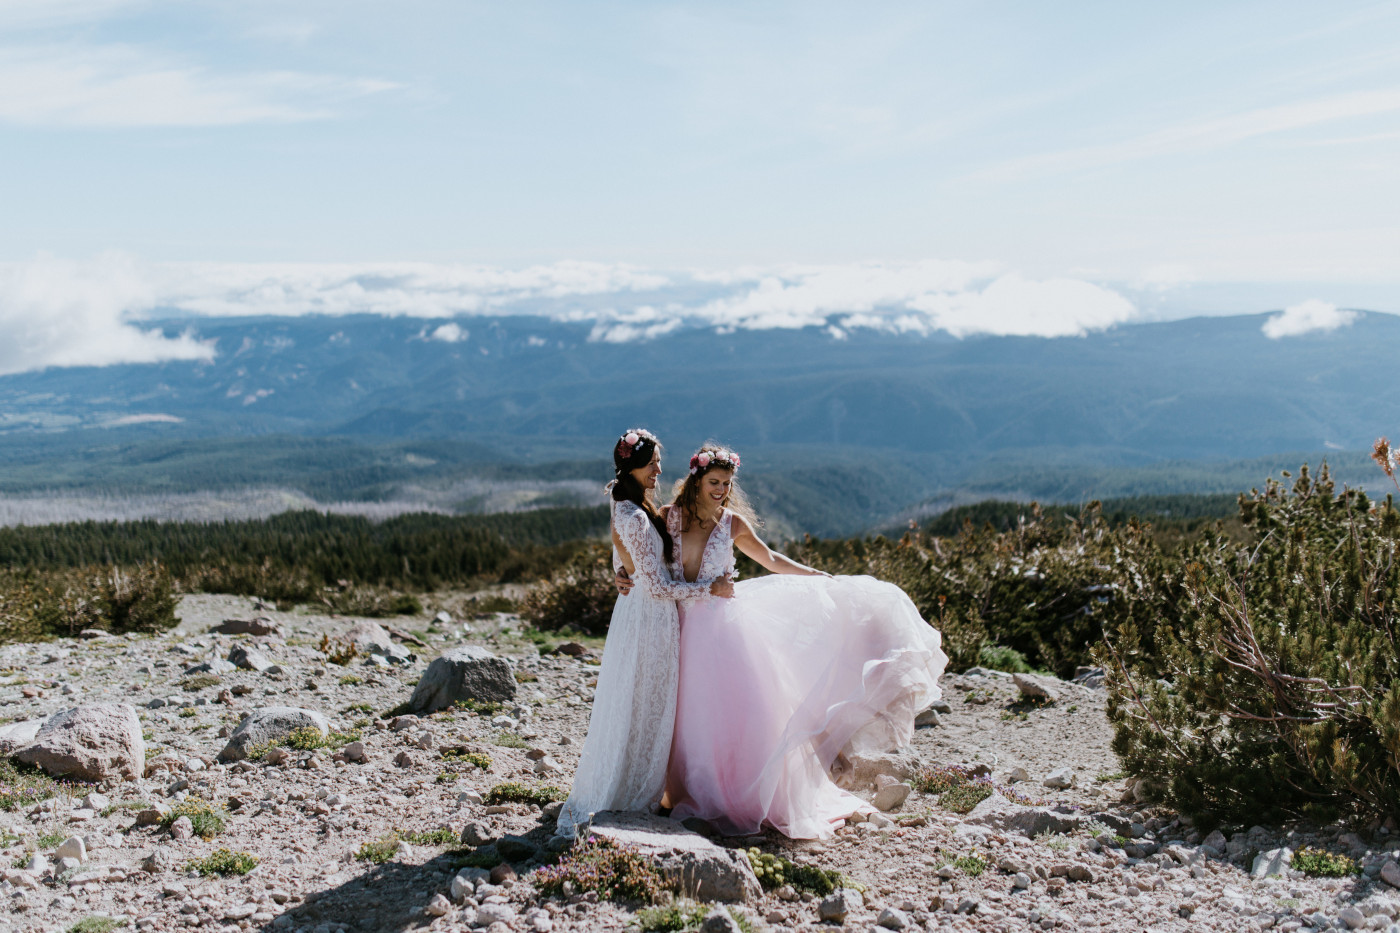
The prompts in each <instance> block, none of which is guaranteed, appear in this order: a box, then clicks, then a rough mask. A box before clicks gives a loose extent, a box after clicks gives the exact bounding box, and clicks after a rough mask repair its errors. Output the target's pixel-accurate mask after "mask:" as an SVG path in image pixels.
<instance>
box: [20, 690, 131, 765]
mask: <svg viewBox="0 0 1400 933" xmlns="http://www.w3.org/2000/svg"><path fill="white" fill-rule="evenodd" d="M15 757H16V758H18V759H19V760H20V761H23V762H25V763H26V764H31V765H37V766H38V767H40V768H43V769H44V770H45V771H47V772H48V773H49V774H51V775H53V776H54V777H66V778H69V779H71V780H74V781H105V780H107V779H108V778H115V777H124V778H131V779H135V778H139V777H141V774H142V772H143V771H144V770H145V768H146V740H145V739H143V738H142V737H141V721H140V720H139V719H137V718H136V709H135V708H134V707H132V706H131V705H129V704H127V703H94V704H92V705H90V706H79V707H76V708H74V709H68V710H64V711H63V712H60V713H54V714H53V715H52V716H50V717H49V718H48V719H46V720H45V721H44V724H43V725H42V726H40V727H39V731H38V732H37V733H35V735H34V740H33V741H32V742H30V743H29V744H28V745H26V746H25V747H23V748H21V749H20V750H19V751H18V752H16V753H15Z"/></svg>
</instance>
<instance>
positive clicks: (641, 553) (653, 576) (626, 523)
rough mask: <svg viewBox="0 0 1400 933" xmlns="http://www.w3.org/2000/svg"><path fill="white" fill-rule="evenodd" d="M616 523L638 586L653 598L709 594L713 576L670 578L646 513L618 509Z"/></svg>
mask: <svg viewBox="0 0 1400 933" xmlns="http://www.w3.org/2000/svg"><path fill="white" fill-rule="evenodd" d="M616 523H617V533H618V535H619V536H620V537H621V538H622V543H623V544H625V545H626V546H627V553H629V554H631V555H632V564H633V566H634V567H635V568H636V572H635V573H633V574H632V579H634V580H635V581H636V583H637V589H639V590H641V591H642V592H643V593H645V594H646V595H647V596H650V597H652V598H653V599H699V598H701V597H704V596H709V595H710V584H711V583H712V582H713V581H712V580H696V581H695V582H694V583H685V582H677V581H675V580H672V579H671V574H670V573H669V572H667V570H666V562H665V561H664V560H663V559H662V556H661V554H662V551H661V536H660V535H659V534H657V533H656V528H655V527H653V525H652V524H651V519H650V518H648V517H647V513H645V512H643V511H642V510H641V509H638V508H635V507H634V508H633V509H632V510H630V511H622V510H621V509H619V514H618V516H617V519H616Z"/></svg>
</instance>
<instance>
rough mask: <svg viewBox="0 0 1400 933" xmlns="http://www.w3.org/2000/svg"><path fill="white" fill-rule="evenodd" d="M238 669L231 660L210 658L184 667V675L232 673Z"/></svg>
mask: <svg viewBox="0 0 1400 933" xmlns="http://www.w3.org/2000/svg"><path fill="white" fill-rule="evenodd" d="M236 670H238V668H237V667H235V666H234V665H233V664H232V663H231V662H229V661H225V660H224V659H223V658H210V659H209V660H208V661H204V662H202V663H200V664H195V665H192V666H190V667H187V668H185V676H186V677H188V676H189V675H190V674H232V673H233V672H234V671H236Z"/></svg>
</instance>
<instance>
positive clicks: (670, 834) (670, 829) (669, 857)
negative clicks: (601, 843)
mask: <svg viewBox="0 0 1400 933" xmlns="http://www.w3.org/2000/svg"><path fill="white" fill-rule="evenodd" d="M587 831H588V833H589V834H590V835H594V836H599V837H601V838H603V839H607V840H608V841H609V842H615V843H617V844H618V845H624V846H630V847H632V848H635V849H637V850H639V851H640V852H641V853H642V854H643V855H644V856H646V858H647V860H648V861H650V862H651V863H652V864H653V865H655V866H656V869H657V870H658V871H659V872H661V874H662V875H664V876H665V877H666V879H667V881H669V882H670V883H671V884H672V885H674V886H675V887H676V888H677V889H678V890H681V891H685V892H686V893H687V894H689V895H691V896H692V897H694V898H695V899H696V900H701V901H753V900H758V899H759V898H760V897H762V896H763V888H762V887H761V886H760V885H759V883H758V878H757V877H756V876H755V875H754V873H753V868H752V867H751V866H750V865H749V860H748V858H747V857H745V856H744V855H743V853H741V852H736V851H734V850H733V849H726V848H724V847H722V846H718V845H715V844H714V843H713V842H711V841H710V840H708V839H706V838H705V837H704V836H702V835H700V834H699V833H695V832H691V831H690V830H688V829H686V828H685V827H684V826H682V825H681V824H680V823H677V822H676V821H675V820H668V819H666V818H665V817H661V816H653V815H652V814H650V813H635V812H622V811H617V810H607V811H604V812H602V813H595V814H594V815H593V822H592V823H591V824H590V826H589V827H588V830H587Z"/></svg>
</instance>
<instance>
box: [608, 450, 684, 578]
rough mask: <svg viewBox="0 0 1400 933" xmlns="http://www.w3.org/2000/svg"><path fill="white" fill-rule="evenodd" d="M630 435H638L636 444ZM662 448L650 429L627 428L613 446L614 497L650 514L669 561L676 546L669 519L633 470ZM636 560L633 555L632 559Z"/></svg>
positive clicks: (662, 548) (648, 515) (645, 463)
mask: <svg viewBox="0 0 1400 933" xmlns="http://www.w3.org/2000/svg"><path fill="white" fill-rule="evenodd" d="M628 434H635V435H637V443H635V444H628V443H627V435H628ZM661 449H662V448H661V442H660V441H659V440H657V439H656V435H654V434H652V433H651V432H650V431H645V430H643V429H641V428H631V429H629V430H627V431H624V432H623V434H622V436H621V437H619V438H618V440H617V443H616V444H614V445H613V474H614V477H615V479H616V482H614V483H613V488H612V497H613V499H614V500H616V501H618V502H635V503H636V504H637V506H638V508H640V509H641V510H642V511H643V512H646V513H647V517H648V518H650V519H651V524H652V526H653V527H655V528H656V531H657V533H658V534H660V535H661V553H662V556H663V557H665V559H666V562H667V563H670V562H671V552H672V550H673V549H674V545H672V543H671V534H670V532H668V531H667V530H666V519H664V518H662V517H661V513H660V512H659V511H658V510H657V508H656V500H655V499H653V498H652V495H651V490H649V489H647V488H646V487H645V486H643V485H642V484H641V483H639V482H637V478H636V477H635V476H633V475H632V471H633V470H635V469H638V468H639V467H644V466H646V465H647V464H648V463H651V458H652V455H653V454H656V453H659V452H660V451H661ZM635 559H636V557H635V555H634V556H633V560H635Z"/></svg>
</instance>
